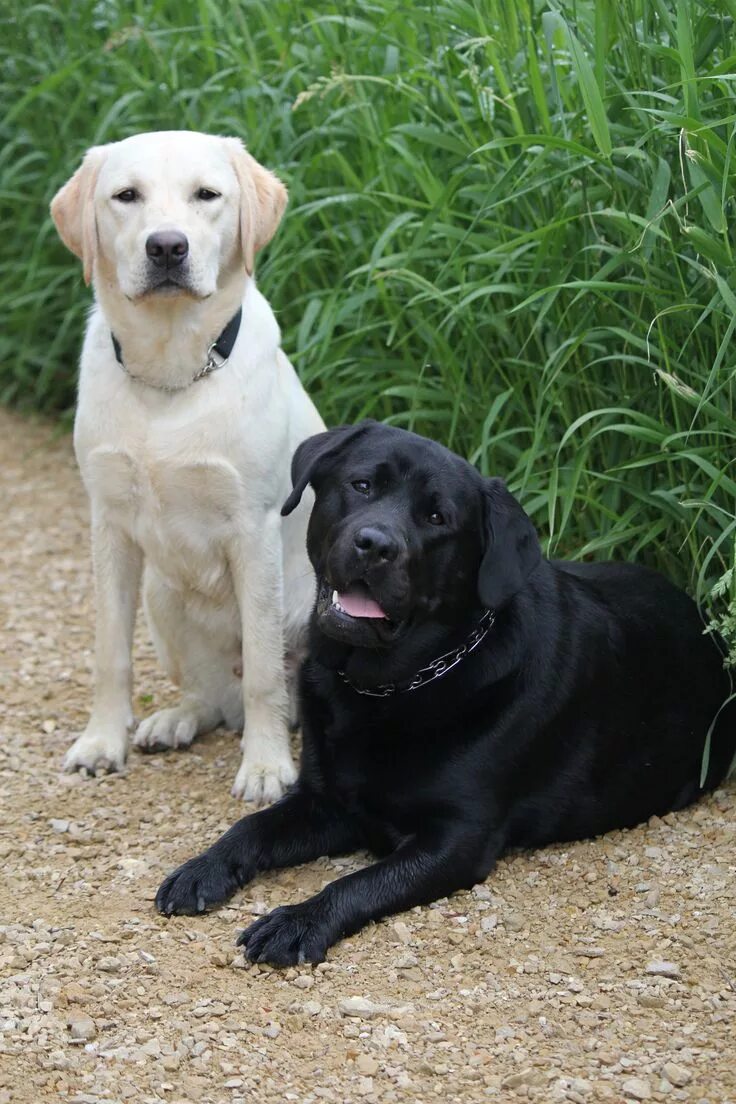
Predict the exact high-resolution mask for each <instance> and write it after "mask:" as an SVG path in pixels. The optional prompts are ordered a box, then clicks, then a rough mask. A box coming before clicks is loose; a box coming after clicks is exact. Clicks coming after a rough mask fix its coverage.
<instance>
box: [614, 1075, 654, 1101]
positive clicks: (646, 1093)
mask: <svg viewBox="0 0 736 1104" xmlns="http://www.w3.org/2000/svg"><path fill="white" fill-rule="evenodd" d="M621 1092H622V1093H623V1094H624V1096H629V1097H631V1098H632V1099H633V1100H648V1099H649V1097H650V1096H651V1095H652V1090H651V1088H650V1087H649V1082H648V1081H645V1080H644V1079H643V1078H642V1077H629V1078H628V1079H627V1080H626V1081H624V1083H623V1084H622V1086H621Z"/></svg>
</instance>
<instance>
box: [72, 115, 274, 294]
mask: <svg viewBox="0 0 736 1104" xmlns="http://www.w3.org/2000/svg"><path fill="white" fill-rule="evenodd" d="M285 206H286V189H285V187H284V185H283V184H282V183H281V181H279V180H278V179H277V178H276V177H275V176H274V175H273V174H272V173H270V172H268V170H266V169H264V168H263V167H262V166H261V165H259V164H258V162H257V161H256V160H255V159H254V158H253V157H251V155H250V154H249V153H247V152H246V150H245V147H244V146H243V144H242V142H241V141H240V140H239V139H237V138H217V137H215V136H214V135H210V134H198V133H195V132H193V131H184V130H182V131H178V130H174V131H160V132H154V133H150V134H137V135H135V136H134V137H132V138H126V139H124V141H122V142H114V143H112V144H110V145H106V146H96V147H95V148H93V149H91V150H89V152H88V153H87V154H86V156H85V158H84V161H83V162H82V165H81V167H80V168H79V169H77V171H76V172H75V174H74V176H73V177H72V178H71V180H69V181H67V183H66V184H65V185H64V187H63V188H61V189H60V191H58V192H57V194H56V195H55V196H54V199H53V200H52V203H51V216H52V218H53V220H54V223H55V224H56V228H57V230H58V231H59V235H60V237H61V239H62V241H63V242H64V244H65V245H66V246H68V248H69V249H71V251H72V252H73V253H76V255H77V256H78V257H80V258H81V260H82V262H83V264H84V278H85V281H86V282H87V283H89V282H90V280H91V279H92V278H93V277H94V278H95V280H96V282H100V281H101V282H103V283H104V285H105V287H106V288H108V289H109V288H112V289H114V290H117V291H119V292H120V293H121V294H122V295H124V296H125V297H126V298H127V299H130V300H133V301H139V300H143V299H152V298H158V297H164V296H181V295H186V296H189V297H191V298H194V299H206V298H208V297H209V296H210V295H212V294H213V293H214V292H215V291H216V290H218V287H219V286H220V285H221V282H222V280H223V279H224V278H226V277H227V275H228V273H235V272H237V271H238V270H241V271H242V268H243V267H245V270H246V271H247V272H248V274H251V273H252V272H253V265H254V258H255V254H256V253H257V252H258V250H259V249H261V248H262V247H263V246H264V245H266V244H267V243H268V242H269V241H270V240H271V238H272V236H273V234H274V232H275V230H276V227H277V226H278V224H279V222H280V220H281V216H282V214H283V212H284V207H285Z"/></svg>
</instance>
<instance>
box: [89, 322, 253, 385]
mask: <svg viewBox="0 0 736 1104" xmlns="http://www.w3.org/2000/svg"><path fill="white" fill-rule="evenodd" d="M242 316H243V308H242V307H238V310H237V312H236V313H235V314H234V315H233V316H232V318H231V319H230V321H229V322H228V324H227V326H226V327H225V329H224V330H223V331H222V333H221V334H220V336H219V337H218V338H217V339H216V340H215V341H213V342H212V344H211V345H210V347H209V349H208V350H207V361H206V363H205V364H204V365H203V366H202V367H201V368H200V369H199V371H198V372H197V373H196V374H195V376H194V377H193V379H192V380H191V381H190V383H185V384H184V386H183V387H167V386H166V385H165V384H161V383H151V382H150V381H149V380H144V379H142V378H141V376H134V375H133V373H132V372H129V371H128V369H127V368H126V367H125V363H124V361H123V350H122V349H121V348H120V342H119V341H118V339H117V338H116V336H115V334H114V333H113V332H112V331H110V337H111V338H112V347H113V349H114V350H115V359H116V360H117V362H118V364H119V365H120V367H121V368H122V369H123V371H124V372H126V373H127V374H128V375H129V376H130V378H131V379H134V380H136V381H137V382H138V383H145V384H146V385H147V386H148V387H155V388H156V390H157V391H184V390H185V389H186V388H187V387H190V386H191V384H192V383H196V382H197V380H201V379H204V377H205V376H209V375H210V373H212V372H216V371H217V369H218V368H222V367H223V366H224V365H225V364H227V362H228V359H229V357H230V354H231V352H232V351H233V346H234V345H235V341H236V339H237V336H238V331H239V330H240V320H241V318H242Z"/></svg>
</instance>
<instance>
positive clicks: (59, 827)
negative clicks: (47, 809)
mask: <svg viewBox="0 0 736 1104" xmlns="http://www.w3.org/2000/svg"><path fill="white" fill-rule="evenodd" d="M49 827H50V828H51V830H52V832H58V833H59V834H61V833H63V832H68V831H69V821H68V820H58V819H57V818H56V817H51V820H50V821H49Z"/></svg>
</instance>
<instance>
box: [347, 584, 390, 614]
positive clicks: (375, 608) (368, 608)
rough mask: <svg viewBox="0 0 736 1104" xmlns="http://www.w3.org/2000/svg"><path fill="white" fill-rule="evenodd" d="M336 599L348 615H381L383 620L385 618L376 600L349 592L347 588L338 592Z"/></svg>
mask: <svg viewBox="0 0 736 1104" xmlns="http://www.w3.org/2000/svg"><path fill="white" fill-rule="evenodd" d="M337 600H338V602H339V603H340V605H341V606H342V608H343V609H344V610H345V612H346V613H347V614H349V615H350V617H383V618H384V620H385V619H386V614H385V613H384V612H383V610H382V609H381V607H380V606H379V604H378V602H374V601H373V599H372V598H368V597H367V596H364V595H362V594H351V593H350V591H349V590H348V591H345V593H344V594H338V596H337Z"/></svg>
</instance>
